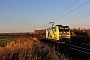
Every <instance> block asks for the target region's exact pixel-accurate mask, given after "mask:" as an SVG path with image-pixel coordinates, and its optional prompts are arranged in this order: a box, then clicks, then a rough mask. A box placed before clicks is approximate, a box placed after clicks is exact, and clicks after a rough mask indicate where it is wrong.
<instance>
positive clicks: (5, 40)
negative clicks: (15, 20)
mask: <svg viewBox="0 0 90 60" xmlns="http://www.w3.org/2000/svg"><path fill="white" fill-rule="evenodd" d="M12 40H15V38H7V39H0V46H1V47H3V46H5V45H6V44H7V43H8V42H11V41H12Z"/></svg>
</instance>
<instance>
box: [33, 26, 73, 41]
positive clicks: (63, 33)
mask: <svg viewBox="0 0 90 60" xmlns="http://www.w3.org/2000/svg"><path fill="white" fill-rule="evenodd" d="M34 33H35V36H36V37H37V38H40V39H48V40H53V41H60V42H67V41H70V38H71V33H70V28H69V26H63V25H56V26H55V27H52V28H49V29H44V30H35V32H34Z"/></svg>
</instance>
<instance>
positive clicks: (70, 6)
mask: <svg viewBox="0 0 90 60" xmlns="http://www.w3.org/2000/svg"><path fill="white" fill-rule="evenodd" d="M78 1H79V0H76V1H75V2H74V3H73V4H71V5H70V6H69V7H68V8H66V9H65V10H64V11H62V12H61V13H60V14H59V15H58V16H60V15H61V14H63V13H64V12H65V11H67V10H68V9H69V8H71V7H72V6H73V5H75V4H76V3H77V2H78ZM58 16H56V17H55V18H57V17H58ZM55 18H53V19H52V20H55ZM50 22H53V21H50ZM48 24H49V22H48V23H46V24H45V25H43V26H44V27H45V26H47V25H48ZM43 26H42V27H43Z"/></svg>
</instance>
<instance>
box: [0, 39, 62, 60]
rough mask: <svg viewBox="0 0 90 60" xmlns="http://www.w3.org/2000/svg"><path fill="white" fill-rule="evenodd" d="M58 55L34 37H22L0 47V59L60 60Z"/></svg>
mask: <svg viewBox="0 0 90 60" xmlns="http://www.w3.org/2000/svg"><path fill="white" fill-rule="evenodd" d="M60 57H61V55H58V54H56V53H55V51H54V50H51V49H50V48H49V47H48V46H46V45H44V44H43V43H41V42H39V41H38V40H37V39H36V38H30V37H22V38H19V39H17V40H15V41H11V42H10V43H8V44H7V45H6V46H5V47H0V60H60Z"/></svg>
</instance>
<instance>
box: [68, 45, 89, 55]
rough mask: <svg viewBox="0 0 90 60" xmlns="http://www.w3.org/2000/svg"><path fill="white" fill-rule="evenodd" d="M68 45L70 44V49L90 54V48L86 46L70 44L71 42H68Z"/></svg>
mask: <svg viewBox="0 0 90 60" xmlns="http://www.w3.org/2000/svg"><path fill="white" fill-rule="evenodd" d="M66 46H68V47H69V48H70V49H72V50H75V51H78V52H80V53H83V54H86V55H88V56H90V49H89V48H85V47H81V46H75V45H70V44H66Z"/></svg>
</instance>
